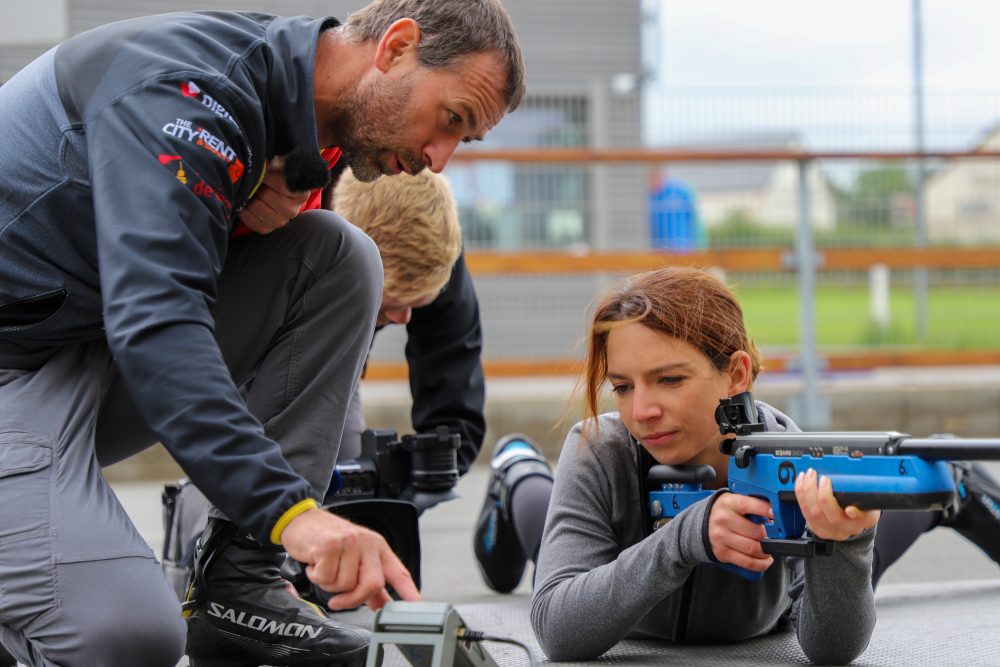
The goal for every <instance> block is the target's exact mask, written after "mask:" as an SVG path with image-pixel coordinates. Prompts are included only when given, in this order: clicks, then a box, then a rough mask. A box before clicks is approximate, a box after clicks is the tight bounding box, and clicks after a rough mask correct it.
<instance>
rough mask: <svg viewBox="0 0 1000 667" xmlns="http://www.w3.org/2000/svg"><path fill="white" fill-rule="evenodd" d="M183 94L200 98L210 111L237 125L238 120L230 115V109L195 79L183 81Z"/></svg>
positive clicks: (196, 98) (192, 97)
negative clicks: (203, 88) (201, 86)
mask: <svg viewBox="0 0 1000 667" xmlns="http://www.w3.org/2000/svg"><path fill="white" fill-rule="evenodd" d="M181 95H183V96H184V97H190V98H191V99H195V100H198V101H200V102H201V103H202V105H203V106H204V107H206V108H207V109H208V110H209V111H211V112H212V113H214V114H215V115H216V116H218V117H219V118H225V119H226V120H228V121H229V122H230V123H232V124H233V125H237V123H236V120H235V119H234V118H233V117H232V116H231V115H230V113H229V110H228V109H226V107H224V106H222V104H221V103H220V102H219V101H218V100H216V99H215V98H214V97H212V96H211V95H209V94H208V93H206V92H205V91H204V90H202V89H201V88H200V87H199V86H198V84H196V83H195V82H194V81H184V82H182V83H181Z"/></svg>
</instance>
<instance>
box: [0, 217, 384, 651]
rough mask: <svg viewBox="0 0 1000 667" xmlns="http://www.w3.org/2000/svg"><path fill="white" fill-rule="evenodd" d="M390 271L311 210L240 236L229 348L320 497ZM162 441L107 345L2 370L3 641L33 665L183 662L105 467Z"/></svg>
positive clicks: (180, 629) (166, 601)
mask: <svg viewBox="0 0 1000 667" xmlns="http://www.w3.org/2000/svg"><path fill="white" fill-rule="evenodd" d="M381 272H382V267H381V261H380V260H379V257H378V251H377V249H376V248H375V245H374V243H372V241H371V240H370V239H368V237H366V236H364V235H363V234H362V233H361V232H360V231H359V230H357V228H355V227H353V226H352V225H350V224H349V223H347V222H345V221H343V220H342V219H340V218H339V217H337V216H335V215H334V214H332V213H329V212H327V211H312V212H309V213H306V214H303V215H302V216H299V218H297V219H296V220H295V221H293V222H292V224H290V225H289V226H288V227H286V228H285V229H284V230H282V231H281V232H276V233H274V234H271V235H268V236H248V237H243V238H240V239H236V240H234V242H233V244H232V246H231V248H230V252H229V256H228V258H227V261H226V265H225V269H224V271H223V274H222V278H221V281H220V294H219V299H218V302H217V305H216V307H215V317H216V337H217V339H218V341H219V345H220V348H221V350H222V352H223V356H224V357H225V359H226V362H227V364H228V365H229V368H230V371H231V372H232V374H233V377H234V379H235V380H236V381H237V383H238V384H239V385H240V386H242V387H243V388H244V389H245V395H246V399H247V405H248V407H249V408H250V410H251V411H252V412H253V413H254V415H255V416H257V417H258V419H260V420H261V422H262V423H263V424H264V427H265V431H266V432H267V433H268V435H269V436H270V437H272V438H274V439H275V440H277V441H278V442H279V443H280V444H281V447H282V451H283V452H284V454H285V457H286V459H287V460H288V461H289V463H290V464H291V465H292V467H293V468H294V469H295V470H296V471H298V472H299V473H300V474H302V475H303V477H305V478H306V479H307V480H309V481H310V482H311V483H312V484H313V485H314V487H315V488H316V489H317V494H316V495H317V497H321V496H322V494H323V492H324V491H325V490H326V485H327V484H328V483H329V480H330V475H331V473H332V470H333V465H334V461H335V460H336V456H337V449H338V445H339V442H340V437H341V432H342V430H343V427H344V419H345V413H346V410H347V405H348V402H349V399H350V397H351V395H352V394H353V392H354V389H355V386H356V384H357V379H358V376H359V374H360V371H361V368H362V365H363V363H364V359H365V355H366V353H367V351H368V346H369V343H370V342H371V336H372V330H373V327H374V321H375V314H376V312H377V309H378V304H379V302H380V298H381V288H382V273H381ZM164 363H168V360H164ZM155 441H156V437H155V436H154V435H153V434H152V433H151V432H150V431H149V429H148V428H147V427H146V426H145V424H144V422H143V420H142V419H141V418H140V417H139V416H138V413H137V412H136V410H135V408H134V407H133V405H132V401H131V398H130V397H129V396H128V392H127V391H126V390H125V388H124V386H123V384H122V383H121V382H120V378H119V377H118V373H117V370H116V368H115V366H114V362H113V361H112V359H111V357H110V354H109V352H108V349H107V346H106V345H105V344H104V343H103V341H99V342H94V343H88V344H83V345H77V346H71V347H67V348H65V349H63V350H61V351H60V352H59V353H58V354H57V355H56V356H55V357H53V358H52V359H51V360H49V361H48V362H47V363H46V364H45V365H44V366H42V367H41V368H40V369H38V370H35V371H15V370H3V369H0V507H3V510H2V511H0V643H2V644H3V645H4V646H5V647H6V648H7V649H8V650H10V651H11V653H13V654H14V655H15V656H16V657H17V658H18V659H19V660H20V661H21V662H23V663H25V664H28V665H70V666H74V667H75V666H77V665H80V666H83V665H86V666H87V667H91V666H93V667H98V666H110V667H122V666H130V665H135V666H136V667H139V666H140V665H141V666H144V667H157V666H159V665H162V666H164V667H173V666H174V665H175V664H176V663H177V661H178V660H179V659H180V656H181V655H182V653H183V650H184V640H185V626H184V623H183V621H182V619H181V616H180V609H179V605H178V601H177V598H176V596H175V595H174V593H173V591H172V590H171V589H170V587H169V586H168V584H167V582H166V579H165V578H164V576H163V572H162V570H161V568H160V565H159V563H157V562H156V559H155V557H154V555H153V553H152V551H151V550H150V548H149V546H148V545H147V544H146V543H145V541H144V540H143V539H142V537H141V536H140V535H139V533H138V532H137V531H136V529H135V527H134V526H133V525H132V523H131V521H130V520H129V518H128V516H127V515H126V513H125V511H124V510H123V508H122V507H121V505H120V504H119V503H118V501H117V499H116V497H115V495H114V493H113V491H112V490H111V488H110V487H109V486H108V484H107V482H106V481H105V479H104V476H103V474H102V473H101V470H100V468H101V466H102V465H107V464H110V463H114V462H116V461H119V460H121V459H123V458H126V457H127V456H131V455H132V454H134V453H136V452H138V451H141V450H142V449H144V448H146V447H148V446H149V445H151V444H152V443H153V442H155ZM220 473H221V471H220Z"/></svg>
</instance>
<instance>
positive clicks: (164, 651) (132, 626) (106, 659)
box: [69, 608, 187, 667]
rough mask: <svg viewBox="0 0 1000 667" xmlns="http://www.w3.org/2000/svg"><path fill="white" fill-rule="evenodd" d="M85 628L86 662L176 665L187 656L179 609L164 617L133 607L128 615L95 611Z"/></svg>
mask: <svg viewBox="0 0 1000 667" xmlns="http://www.w3.org/2000/svg"><path fill="white" fill-rule="evenodd" d="M93 616H94V617H96V618H92V619H89V620H88V627H87V628H85V629H84V636H85V637H86V638H87V646H86V648H85V654H86V659H87V660H88V662H86V663H84V662H81V663H69V664H91V665H123V666H124V665H135V666H136V667H139V666H140V665H141V666H142V667H160V666H162V667H174V666H175V665H176V664H177V663H178V661H180V659H181V657H182V656H183V655H184V644H185V641H186V639H187V629H186V627H185V625H184V621H183V619H182V618H181V616H180V613H179V612H177V613H175V614H172V615H170V616H166V617H164V616H163V615H161V614H155V613H148V612H147V613H144V612H143V611H142V610H141V609H140V610H137V609H135V608H133V609H130V610H129V613H128V614H114V613H112V614H105V613H101V614H94V615H93Z"/></svg>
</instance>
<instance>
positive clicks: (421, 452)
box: [403, 426, 461, 491]
mask: <svg viewBox="0 0 1000 667" xmlns="http://www.w3.org/2000/svg"><path fill="white" fill-rule="evenodd" d="M460 444H461V438H459V436H458V434H457V433H450V432H449V431H448V429H447V427H444V426H441V427H439V428H438V429H437V431H435V432H434V433H422V434H420V435H406V436H403V448H404V449H405V450H406V451H408V452H410V455H411V459H410V460H411V468H410V478H411V479H412V481H413V487H414V488H415V489H417V490H419V491H447V490H448V489H451V488H452V487H454V486H455V484H457V483H458V448H459V446H460Z"/></svg>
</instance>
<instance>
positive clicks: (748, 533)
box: [708, 493, 774, 572]
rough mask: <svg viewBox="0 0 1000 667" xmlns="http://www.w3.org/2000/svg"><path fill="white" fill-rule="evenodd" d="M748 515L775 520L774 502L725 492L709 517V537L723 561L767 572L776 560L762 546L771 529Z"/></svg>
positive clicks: (716, 553)
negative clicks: (767, 528) (772, 509)
mask: <svg viewBox="0 0 1000 667" xmlns="http://www.w3.org/2000/svg"><path fill="white" fill-rule="evenodd" d="M748 514H755V515H757V516H763V517H767V518H768V519H772V520H773V519H774V512H772V511H771V504H770V503H769V502H767V501H766V500H763V499H761V498H754V497H752V496H743V495H740V494H738V493H724V494H722V495H721V496H719V497H718V498H717V499H716V500H715V502H714V503H713V504H712V512H711V514H710V515H709V517H708V540H709V542H711V544H712V553H713V554H715V557H716V558H717V559H719V562H722V563H732V564H733V565H736V566H737V567H742V568H743V569H745V570H752V571H753V572H763V571H764V570H766V569H767V568H769V567H771V564H772V563H774V559H773V558H771V557H770V556H768V555H767V554H765V553H764V550H763V549H762V548H761V546H760V541H761V540H762V539H764V538H765V537H767V530H766V529H765V528H764V526H763V525H762V524H759V523H754V522H753V521H751V520H750V519H748V518H747V517H746V515H748Z"/></svg>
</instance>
